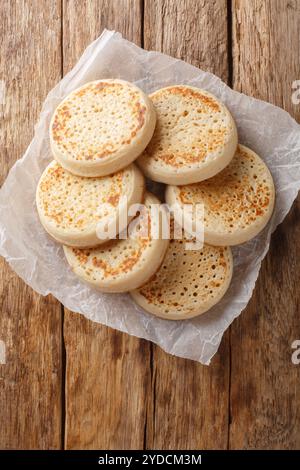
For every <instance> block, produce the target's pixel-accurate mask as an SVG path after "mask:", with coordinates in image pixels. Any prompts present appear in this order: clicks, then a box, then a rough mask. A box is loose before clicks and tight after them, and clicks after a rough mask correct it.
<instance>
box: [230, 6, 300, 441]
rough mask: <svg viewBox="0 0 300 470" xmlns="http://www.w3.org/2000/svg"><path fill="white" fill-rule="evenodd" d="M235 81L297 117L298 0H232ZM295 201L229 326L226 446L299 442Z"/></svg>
mask: <svg viewBox="0 0 300 470" xmlns="http://www.w3.org/2000/svg"><path fill="white" fill-rule="evenodd" d="M232 11H233V83H234V88H235V89H237V90H239V91H243V92H245V93H247V94H249V95H252V96H255V97H257V98H261V99H265V100H268V101H271V102H273V103H275V104H277V105H279V106H282V107H284V108H285V109H287V110H288V111H289V112H291V113H292V114H293V115H294V116H295V117H297V118H298V119H299V118H300V105H298V106H295V105H293V104H292V101H291V95H292V82H293V81H294V80H296V79H299V78H300V59H299V57H300V45H299V44H300V43H299V39H300V23H299V17H300V2H299V1H293V0H289V1H287V0H284V1H282V0H272V1H270V0H268V1H260V0H255V1H254V0H253V1H251V2H250V1H238V0H236V1H234V2H233V10H232ZM299 210H300V204H299V199H298V202H297V203H295V204H294V207H293V209H292V211H291V213H290V214H289V216H288V217H287V219H286V220H285V222H284V223H283V224H281V226H280V227H279V228H278V229H277V231H276V233H275V234H274V236H273V238H272V244H271V249H270V252H269V254H268V256H267V258H266V260H265V261H264V263H263V267H262V270H261V273H260V276H259V280H258V282H257V286H256V289H255V293H254V296H253V298H252V300H251V302H250V304H249V306H248V308H247V309H246V311H245V312H243V314H242V315H241V316H240V317H239V319H238V320H237V321H235V322H234V324H233V326H232V337H231V338H232V380H231V383H232V384H231V392H232V393H231V420H232V422H231V426H230V447H231V448H264V449H276V448H285V449H299V446H300V414H299V409H300V387H299V384H300V366H295V365H293V364H292V362H291V353H292V349H291V343H292V342H293V340H295V339H299V303H300V289H299V278H300V266H299V263H297V260H299V258H300V218H299Z"/></svg>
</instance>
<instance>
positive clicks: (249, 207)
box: [166, 145, 275, 245]
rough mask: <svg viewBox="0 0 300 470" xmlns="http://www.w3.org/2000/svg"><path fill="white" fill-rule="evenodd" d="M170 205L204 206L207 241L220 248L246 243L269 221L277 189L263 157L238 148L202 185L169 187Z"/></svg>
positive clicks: (168, 197)
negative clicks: (221, 167) (223, 165)
mask: <svg viewBox="0 0 300 470" xmlns="http://www.w3.org/2000/svg"><path fill="white" fill-rule="evenodd" d="M166 197H167V201H168V203H169V204H173V203H174V202H178V203H179V204H181V205H182V204H196V203H198V204H204V239H205V241H206V242H208V243H214V244H218V245H226V244H229V245H235V244H238V243H243V242H244V241H247V240H249V239H250V238H252V237H254V236H255V235H257V233H258V232H259V231H260V230H262V229H263V227H264V226H265V225H266V224H267V222H268V220H269V219H270V217H271V215H272V211H273V207H274V199H275V189H274V183H273V179H272V176H271V174H270V171H269V170H268V168H267V166H266V165H265V163H264V162H263V160H261V158H260V157H259V156H258V155H257V154H256V153H254V152H253V151H252V150H250V149H248V148H247V147H245V146H243V145H239V146H238V149H237V152H236V154H235V156H234V158H233V159H232V161H231V163H230V164H229V165H228V166H227V167H226V168H225V169H224V170H223V171H222V172H220V173H218V174H217V175H216V176H214V177H213V178H210V179H208V180H205V181H202V182H201V183H196V184H191V185H188V186H181V187H169V188H168V189H167V193H166Z"/></svg>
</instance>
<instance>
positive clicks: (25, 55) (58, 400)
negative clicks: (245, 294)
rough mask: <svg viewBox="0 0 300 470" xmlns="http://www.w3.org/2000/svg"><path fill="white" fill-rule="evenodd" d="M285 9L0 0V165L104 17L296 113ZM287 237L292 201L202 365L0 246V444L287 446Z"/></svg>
mask: <svg viewBox="0 0 300 470" xmlns="http://www.w3.org/2000/svg"><path fill="white" fill-rule="evenodd" d="M299 14H300V1H299V0H298V1H294V0H268V1H263V0H260V1H258V0H248V1H246V0H241V1H238V0H232V1H227V0H219V1H214V0H175V1H174V0H173V1H172V0H111V1H109V0H84V1H81V0H76V1H75V0H57V1H54V0H52V1H46V0H44V1H39V0H28V1H25V0H24V1H20V0H12V1H9V0H6V1H2V2H1V3H0V32H1V57H0V61H1V62H0V80H3V81H4V82H5V86H6V93H5V100H3V99H2V101H1V102H0V115H1V134H0V142H1V152H0V158H1V181H4V179H5V176H6V174H7V171H8V169H9V168H10V167H11V166H12V164H13V162H14V161H15V160H16V159H17V158H18V157H19V156H20V155H21V154H22V152H23V151H24V150H25V148H26V146H27V145H28V143H29V141H30V139H31V137H32V133H33V124H34V122H35V121H36V119H37V117H38V112H39V110H40V107H41V103H42V102H43V100H44V98H45V96H46V94H47V91H49V90H50V89H51V88H52V87H53V86H54V84H55V83H56V82H57V81H58V80H59V79H60V77H61V76H62V74H65V73H66V72H67V71H68V70H70V68H71V67H72V66H73V65H74V63H75V62H76V60H78V58H79V56H80V54H81V53H82V52H83V50H84V48H85V47H86V46H87V45H88V44H89V43H90V42H91V41H92V40H93V39H95V38H96V37H98V36H99V34H100V33H101V31H102V30H103V29H104V28H109V29H116V30H118V31H121V32H122V34H123V35H124V36H125V37H126V38H127V39H129V40H131V41H133V42H135V43H136V44H138V45H141V46H143V47H145V48H146V49H154V50H158V51H162V52H165V53H168V54H171V55H173V56H175V57H178V58H181V59H184V60H186V61H188V62H190V63H192V64H194V65H196V66H199V67H202V68H203V69H206V70H209V71H212V72H214V73H216V74H217V75H219V76H220V77H221V78H222V79H223V80H225V81H227V82H228V83H229V84H230V85H232V86H233V87H234V88H235V89H237V90H239V91H243V92H244V93H248V94H249V95H253V96H256V97H258V98H261V99H266V100H268V101H271V102H274V103H275V104H277V105H279V106H282V107H284V108H285V109H287V110H288V111H289V112H290V113H291V114H292V115H294V116H295V117H296V118H298V119H299V118H300V105H298V106H296V105H292V103H291V93H292V90H291V86H292V82H293V81H294V80H296V79H300V59H299V57H300V54H299V52H300V51H299V47H300V46H299V39H300V29H299V28H300V26H299V24H300V23H299V20H298V19H299ZM0 83H1V87H3V84H2V82H0ZM0 89H2V88H0ZM299 239H300V222H299V202H298V203H297V202H296V203H295V204H294V207H293V209H292V211H291V213H290V214H289V216H288V217H287V219H286V221H285V222H284V223H283V224H282V225H281V226H280V227H279V228H278V229H277V231H276V232H275V234H274V236H273V238H272V243H271V249H270V252H269V254H268V256H267V258H266V260H265V261H264V263H263V267H262V271H261V274H260V277H259V280H258V283H257V287H256V289H255V292H254V295H253V298H252V300H251V302H250V304H249V306H248V307H247V309H246V310H245V311H244V312H243V314H242V316H241V317H239V319H238V320H236V321H235V322H234V323H233V325H232V327H231V328H230V331H228V332H227V333H226V334H225V335H224V338H223V341H222V344H221V347H220V349H219V352H218V353H217V355H216V356H215V358H214V359H213V361H212V365H211V366H210V367H209V368H207V367H204V366H201V365H199V364H197V363H195V362H192V361H187V360H183V359H179V358H175V357H172V356H169V355H168V354H165V353H164V352H163V351H162V350H161V349H160V348H158V347H156V346H153V345H152V344H150V343H148V342H146V341H144V340H139V339H137V338H133V337H129V336H128V335H125V334H122V333H120V332H116V331H113V330H111V329H109V328H106V327H104V326H102V325H97V324H94V323H92V322H90V321H88V320H86V319H84V318H83V317H81V316H79V315H77V314H76V315H75V314H73V313H72V312H69V311H63V309H62V310H61V307H60V305H59V304H58V302H56V301H55V299H53V298H51V297H47V298H42V297H40V296H38V295H37V294H35V293H33V292H32V291H31V290H30V289H29V288H28V287H26V286H25V285H24V283H23V282H22V281H21V280H19V279H18V278H17V276H16V275H15V274H13V273H12V271H11V270H10V268H9V267H8V266H7V265H6V264H5V263H4V262H3V261H2V262H1V275H0V276H1V277H0V279H1V284H0V289H1V307H2V309H1V311H2V315H1V317H0V339H2V340H4V341H5V343H6V347H7V364H6V365H0V403H1V407H0V448H17V449H22V448H35V449H46V448H67V449H78V448H81V449H93V448H108V449H113V448H124V449H130V448H139V449H143V448H145V449H151V448H159V449H187V448H199V449H201V448H204V449H210V448H218V449H224V448H225V449H226V448H268V449H272V448H286V449H289V448H291V449H297V448H298V449H299V448H300V416H299V409H300V406H299V405H300V387H299V383H300V382H299V379H300V366H295V365H293V364H292V363H291V352H292V351H291V343H292V341H293V340H294V339H297V338H299V335H300V331H299V321H298V318H297V317H298V312H299V304H300V302H299V300H300V299H299V296H300V294H299V292H300V290H299V285H298V282H297V281H298V279H299V278H300V266H299V263H298V261H297V260H299V254H300V243H299ZM2 404H3V405H2Z"/></svg>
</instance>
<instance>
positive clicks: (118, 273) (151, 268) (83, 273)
mask: <svg viewBox="0 0 300 470" xmlns="http://www.w3.org/2000/svg"><path fill="white" fill-rule="evenodd" d="M152 204H157V205H158V204H159V200H158V199H157V198H156V197H155V196H153V194H151V193H149V192H147V193H146V195H145V200H144V205H143V208H141V211H140V214H139V215H138V216H137V218H136V219H134V220H132V222H131V223H130V224H129V227H128V230H127V235H128V238H124V239H116V240H110V241H108V242H107V243H105V244H104V245H101V246H100V247H97V248H93V249H76V248H71V247H67V246H65V247H64V252H65V255H66V258H67V261H68V263H69V264H70V266H71V268H72V270H73V271H74V273H75V274H76V275H77V276H79V277H80V279H82V280H83V281H86V282H88V283H89V284H92V285H93V286H94V287H96V288H98V289H99V290H101V291H102V292H126V291H129V290H131V289H135V288H137V287H139V286H141V285H143V284H145V283H146V282H147V281H148V280H149V279H150V278H151V276H153V274H154V273H155V272H156V271H157V269H158V268H159V266H160V265H161V263H162V261H163V258H164V256H165V253H166V250H167V248H168V245H169V240H168V239H162V237H161V223H162V219H161V218H156V217H153V218H152V213H151V210H150V208H151V205H152ZM152 225H155V226H156V230H154V232H156V233H157V235H158V236H157V238H154V237H152V235H151V233H152V231H151V227H152Z"/></svg>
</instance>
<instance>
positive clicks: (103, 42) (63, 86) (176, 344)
mask: <svg viewBox="0 0 300 470" xmlns="http://www.w3.org/2000/svg"><path fill="white" fill-rule="evenodd" d="M100 78H123V79H125V80H129V81H132V82H135V83H136V84H137V85H138V86H139V87H141V88H142V89H143V90H144V91H145V92H146V93H151V92H152V91H154V90H156V89H158V88H161V87H164V86H167V85H172V84H181V83H184V84H188V85H194V86H197V87H200V88H204V89H206V90H208V91H210V92H212V93H213V94H215V95H216V96H217V97H219V98H220V99H221V100H222V101H223V102H224V103H225V104H226V105H227V106H228V108H229V109H230V111H231V112H232V114H233V116H234V118H235V120H236V123H237V125H238V131H239V140H240V142H241V143H244V144H245V145H248V146H249V147H250V148H252V149H253V150H254V151H256V152H257V153H258V154H259V155H261V156H262V158H263V159H264V160H265V162H266V163H267V165H268V167H269V168H270V170H271V172H272V175H273V177H274V180H275V187H276V206H275V211H274V214H273V217H272V220H271V223H270V224H269V225H268V227H267V228H266V229H265V230H264V231H263V233H261V234H260V235H259V236H258V237H256V238H255V239H254V240H252V241H250V242H248V243H246V244H244V245H241V246H239V247H237V248H235V249H234V250H233V254H234V275H233V280H232V283H231V286H230V288H229V290H228V292H227V294H226V295H225V297H224V298H223V299H222V301H221V302H220V303H219V304H218V305H217V306H215V307H214V308H213V309H211V310H210V311H209V312H208V313H206V314H204V315H202V316H201V317H198V318H195V319H192V320H187V321H180V322H172V321H167V320H160V319H158V318H156V317H153V316H151V315H149V314H147V313H146V312H144V311H143V310H142V309H140V308H139V307H137V306H136V305H135V304H134V303H133V301H132V300H131V299H130V297H129V295H127V294H122V295H117V294H113V295H112V294H101V293H99V292H97V291H96V290H94V289H93V288H90V287H88V286H87V285H85V284H84V283H82V282H81V281H79V280H78V279H77V277H76V276H75V275H74V274H73V273H72V272H71V270H70V269H69V267H68V265H67V263H66V261H65V258H64V255H63V251H62V248H61V247H60V246H59V245H58V244H57V243H55V242H53V241H52V240H51V239H50V238H49V237H48V235H47V234H46V232H45V231H44V229H43V228H42V226H41V224H40V222H39V220H38V215H37V211H36V207H35V190H36V185H37V183H38V180H39V178H40V175H41V173H42V171H43V170H44V168H45V167H46V165H47V164H48V163H49V161H50V160H51V159H52V157H51V152H50V147H49V137H48V126H49V122H50V118H51V116H52V113H53V111H54V109H55V107H56V106H57V105H58V103H59V102H60V101H61V100H62V99H63V98H64V97H65V96H66V95H67V94H68V93H69V92H71V91H72V90H74V89H75V88H77V87H78V86H80V85H82V84H84V83H86V82H88V81H90V80H95V79H100ZM299 188H300V126H299V125H298V124H297V123H296V121H295V120H294V119H292V118H291V117H290V115H289V114H288V113H286V112H285V111H283V110H282V109H280V108H277V107H275V106H272V105H271V104H268V103H265V102H263V101H259V100H256V99H253V98H250V97H248V96H245V95H243V94H240V93H237V92H235V91H233V90H231V89H230V88H229V87H228V86H226V84H225V83H223V82H222V81H221V80H220V79H219V78H217V77H216V76H214V75H213V74H211V73H207V72H204V71H201V70H199V69H198V68H196V67H193V66H191V65H188V64H186V63H185V62H182V61H180V60H177V59H173V58H171V57H168V56H166V55H163V54H160V53H157V52H147V51H144V50H142V49H140V48H139V47H137V46H135V45H134V44H132V43H130V42H128V41H126V40H125V39H123V38H122V36H121V35H120V34H119V33H116V32H113V31H104V33H103V34H102V35H101V37H100V38H98V39H97V40H96V41H95V42H93V43H92V44H91V45H90V46H89V47H88V48H87V49H86V50H85V52H84V54H83V55H82V57H81V59H80V60H79V62H78V63H77V64H76V66H75V67H74V68H73V70H72V71H71V72H70V73H68V74H67V75H66V76H65V77H64V78H63V80H61V82H60V83H59V84H58V85H57V86H56V87H55V88H54V89H53V90H52V91H51V92H50V93H49V95H48V97H47V99H46V101H45V103H44V106H43V108H42V112H41V116H40V121H39V123H38V124H37V126H36V128H35V135H34V139H33V140H32V142H31V144H30V145H29V147H28V149H27V151H26V153H25V155H24V156H23V157H22V158H21V159H20V160H19V161H17V163H16V164H15V165H14V166H13V168H12V169H11V170H10V173H9V175H8V177H7V179H6V181H5V183H4V184H3V187H2V189H1V191H0V254H1V255H2V256H4V257H5V258H6V259H7V261H8V262H9V264H10V265H11V267H12V268H13V269H14V270H15V271H16V272H17V274H18V275H19V276H20V277H21V278H22V279H23V280H24V281H25V282H26V283H27V284H28V285H30V286H31V287H32V288H33V289H34V290H36V291H37V292H39V293H40V294H42V295H47V294H50V293H51V294H53V295H54V296H55V297H56V298H57V299H58V300H59V301H60V302H62V303H63V304H64V305H65V306H66V307H67V308H69V309H70V310H73V311H75V312H79V313H81V314H83V315H85V316H86V317H87V318H89V319H90V320H93V321H95V322H99V323H103V324H105V325H108V326H111V327H113V328H116V329H118V330H121V331H124V332H127V333H129V334H131V335H135V336H138V337H142V338H146V339H149V340H151V341H153V342H154V343H157V344H159V345H160V346H161V347H162V348H163V349H164V350H165V351H167V352H169V353H171V354H175V355H177V356H182V357H186V358H190V359H194V360H197V361H200V362H201V363H203V364H209V362H210V360H211V358H212V356H213V355H214V354H215V353H216V351H217V349H218V346H219V344H220V341H221V338H222V335H223V333H224V331H225V330H226V328H227V327H228V326H229V325H230V323H231V322H232V321H233V320H234V318H235V317H237V316H238V315H239V314H240V313H241V311H242V310H243V309H244V308H245V306H246V305H247V303H248V301H249V299H250V297H251V294H252V291H253V288H254V284H255V281H256V279H257V276H258V272H259V269H260V265H261V261H262V259H263V258H264V256H265V255H266V253H267V251H268V248H269V241H270V236H271V233H272V231H273V230H274V229H275V228H276V226H277V225H278V224H279V223H280V222H281V221H282V220H283V218H284V217H285V216H286V214H287V213H288V211H289V209H290V207H291V205H292V203H293V200H294V199H295V197H296V196H297V192H298V190H299Z"/></svg>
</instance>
